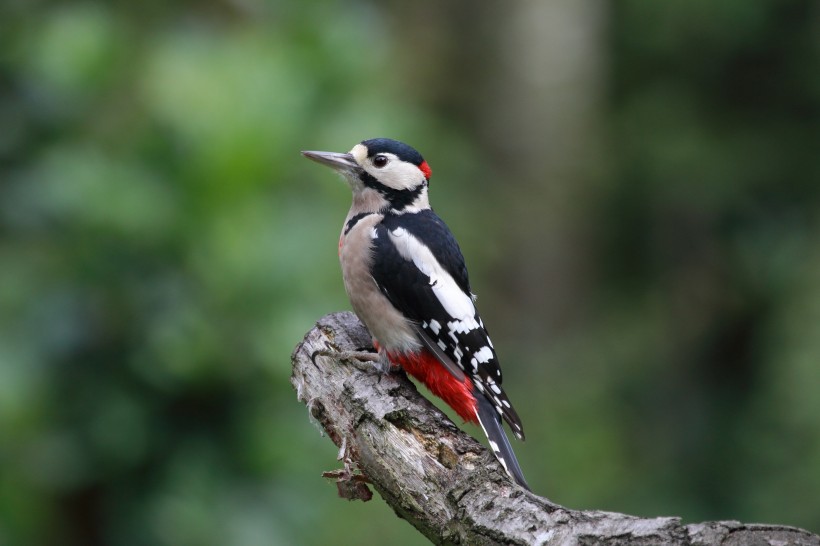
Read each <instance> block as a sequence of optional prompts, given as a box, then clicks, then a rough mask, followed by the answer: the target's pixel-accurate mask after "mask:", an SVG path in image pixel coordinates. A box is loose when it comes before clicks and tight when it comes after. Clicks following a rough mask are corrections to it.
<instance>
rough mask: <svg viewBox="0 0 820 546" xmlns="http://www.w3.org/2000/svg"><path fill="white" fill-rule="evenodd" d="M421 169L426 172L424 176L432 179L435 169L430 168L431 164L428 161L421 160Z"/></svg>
mask: <svg viewBox="0 0 820 546" xmlns="http://www.w3.org/2000/svg"><path fill="white" fill-rule="evenodd" d="M419 169H421V172H423V173H424V178H426V179H427V180H430V177H431V176H433V169H431V168H430V165H428V164H427V162H426V161H422V162H421V165H419Z"/></svg>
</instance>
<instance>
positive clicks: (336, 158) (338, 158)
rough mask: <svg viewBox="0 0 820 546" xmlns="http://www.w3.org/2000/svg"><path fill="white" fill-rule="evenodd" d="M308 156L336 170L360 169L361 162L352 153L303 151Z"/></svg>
mask: <svg viewBox="0 0 820 546" xmlns="http://www.w3.org/2000/svg"><path fill="white" fill-rule="evenodd" d="M302 155H303V156H305V157H306V158H308V159H310V160H312V161H315V162H316V163H321V164H322V165H327V166H328V167H330V168H331V169H333V170H334V171H340V172H343V171H355V170H357V169H359V164H358V163H356V160H355V159H353V156H352V155H350V154H340V153H337V152H309V151H308V152H302Z"/></svg>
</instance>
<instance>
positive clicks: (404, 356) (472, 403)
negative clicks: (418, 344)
mask: <svg viewBox="0 0 820 546" xmlns="http://www.w3.org/2000/svg"><path fill="white" fill-rule="evenodd" d="M387 356H388V357H389V358H390V360H391V361H392V362H395V363H396V364H399V365H401V367H402V368H404V371H405V372H407V373H408V374H410V375H412V376H413V377H415V378H416V379H418V380H419V381H421V382H422V383H424V385H425V386H426V387H427V388H428V389H430V392H432V393H433V394H435V395H436V396H438V397H439V398H441V399H442V400H444V401H445V402H447V405H449V406H450V407H451V408H453V409H454V410H455V411H456V413H457V414H458V415H459V417H461V418H462V419H464V420H465V421H467V422H470V423H477V422H478V420H477V418H476V414H475V411H476V399H475V396H473V383H472V381H470V378H469V377H467V376H465V377H464V380H463V381H459V380H458V379H456V378H455V377H454V376H453V374H451V373H450V372H449V371H447V368H445V367H444V366H443V365H442V364H441V362H439V361H438V359H437V358H436V357H435V356H433V353H431V352H430V351H428V350H426V349H423V350H422V351H420V352H418V353H398V354H396V353H387Z"/></svg>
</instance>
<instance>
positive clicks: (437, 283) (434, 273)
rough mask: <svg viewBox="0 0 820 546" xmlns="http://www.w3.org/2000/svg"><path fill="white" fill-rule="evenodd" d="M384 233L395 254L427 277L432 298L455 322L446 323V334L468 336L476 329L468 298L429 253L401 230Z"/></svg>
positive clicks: (472, 310) (471, 305) (472, 309)
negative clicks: (395, 251)
mask: <svg viewBox="0 0 820 546" xmlns="http://www.w3.org/2000/svg"><path fill="white" fill-rule="evenodd" d="M388 233H389V234H390V240H391V241H393V244H394V245H396V250H398V251H399V254H400V255H401V256H402V257H403V258H404V259H406V260H409V261H412V262H413V264H414V265H415V266H416V267H417V268H418V269H419V271H421V272H422V273H424V274H425V275H427V276H428V277H430V287H431V288H432V289H433V294H435V296H436V298H438V301H439V302H440V303H441V305H442V307H444V310H445V311H447V314H448V315H450V316H451V317H452V318H453V319H455V320H453V321H451V322H448V323H447V325H448V326H449V327H450V331H451V332H468V331H470V330H474V329H475V328H478V322H476V320H475V314H476V311H475V306H474V305H473V300H472V298H470V296H469V295H467V294H465V293H464V292H462V291H461V288H459V286H458V284H456V281H455V280H454V279H453V277H451V276H450V274H449V273H447V271H445V270H444V268H443V267H441V264H440V263H438V260H436V258H435V257H434V256H433V253H432V252H431V251H430V249H429V248H427V246H426V245H424V244H423V243H422V242H421V241H419V240H418V239H416V238H415V237H414V236H413V235H411V234H410V233H408V232H407V230H406V229H404V228H396V229H394V230H393V231H389V232H388ZM431 326H432V324H431ZM439 327H440V325H439Z"/></svg>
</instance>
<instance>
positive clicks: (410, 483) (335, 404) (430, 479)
mask: <svg viewBox="0 0 820 546" xmlns="http://www.w3.org/2000/svg"><path fill="white" fill-rule="evenodd" d="M370 346H371V340H370V336H369V335H368V333H367V331H366V330H365V328H364V327H363V326H362V324H361V323H360V322H359V320H358V319H357V318H356V317H355V315H353V314H352V313H334V314H331V315H327V316H326V317H324V318H322V319H321V320H320V321H319V322H318V323H317V325H316V327H315V328H313V329H312V330H311V331H310V332H308V333H307V335H306V336H305V338H304V340H303V341H302V342H301V343H300V344H299V345H298V346H297V347H296V349H295V351H294V352H293V356H292V361H293V375H292V377H291V383H292V384H293V386H294V388H295V389H296V392H297V396H298V398H299V400H301V401H302V402H304V403H305V404H306V405H307V407H308V411H309V413H310V416H311V418H312V419H313V420H315V421H316V422H317V423H318V424H319V425H320V426H321V428H322V429H323V430H324V431H325V432H326V433H327V435H328V436H329V437H330V439H331V440H333V443H335V444H336V445H337V446H339V458H340V460H342V461H343V466H344V468H343V469H341V470H337V471H334V472H329V473H325V475H326V476H328V477H333V478H336V479H337V482H338V485H339V491H340V494H342V495H343V496H345V497H347V498H362V499H364V500H367V499H368V498H369V493H370V492H369V489H368V486H367V484H370V485H372V487H373V488H375V489H376V491H378V493H379V494H380V495H381V496H382V498H383V499H384V500H385V501H386V502H387V503H388V504H389V505H390V506H391V507H392V508H393V510H394V511H395V512H396V514H397V515H398V516H399V517H401V518H403V519H405V520H407V521H408V522H410V524H412V525H413V526H414V527H416V529H418V530H419V531H420V532H421V533H423V534H424V535H425V536H426V537H427V538H428V539H430V541H432V542H433V543H436V544H470V545H474V544H475V545H483V544H515V545H525V544H526V545H529V544H539V545H565V544H569V545H574V544H577V545H591V544H607V545H614V544H663V545H666V544H675V545H692V546H695V545H698V546H701V545H702V546H705V545H712V544H715V545H717V544H721V545H741V544H754V545H780V546H783V545H787V544H793V545H813V546H820V536H818V535H815V534H812V533H809V532H808V531H804V530H802V529H797V528H793V527H786V526H778V525H759V524H744V523H740V522H737V521H717V522H707V523H697V524H689V525H684V524H683V523H681V520H680V518H676V517H658V518H640V517H635V516H629V515H626V514H619V513H613V512H601V511H577V510H571V509H569V508H564V507H562V506H559V505H557V504H555V503H553V502H551V501H549V500H548V499H546V498H544V497H540V496H538V495H535V494H533V493H529V492H527V491H525V490H523V489H521V488H520V487H518V486H516V485H514V484H513V483H512V482H511V481H510V480H509V479H508V478H507V476H506V474H505V473H504V471H503V469H501V467H500V465H499V464H498V463H497V462H496V461H495V460H494V458H493V457H492V454H490V453H489V451H488V450H486V449H485V448H484V447H483V446H482V445H481V444H479V443H478V442H477V441H475V440H474V439H473V438H471V437H470V436H469V435H467V434H466V433H464V432H462V431H461V430H459V429H458V428H457V427H456V426H455V425H454V424H453V423H452V422H451V421H450V420H449V419H448V418H447V417H446V416H445V415H444V414H443V413H442V412H440V411H439V410H438V409H437V408H436V407H435V406H433V405H432V404H431V403H430V402H429V401H428V400H427V399H426V398H425V397H424V396H422V395H421V394H419V392H418V391H417V390H416V388H415V386H414V385H413V384H412V383H411V382H410V381H409V380H408V379H407V378H406V377H405V376H404V375H403V374H402V373H388V374H382V373H379V372H377V371H376V370H375V369H374V368H373V367H372V364H371V363H363V364H362V363H358V362H357V361H342V360H340V359H339V357H338V355H337V354H336V355H334V353H338V352H343V351H355V350H361V349H362V348H368V347H370ZM317 351H324V352H325V353H326V354H324V355H321V354H316V352H317ZM312 356H314V357H315V358H311V357H312Z"/></svg>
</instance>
